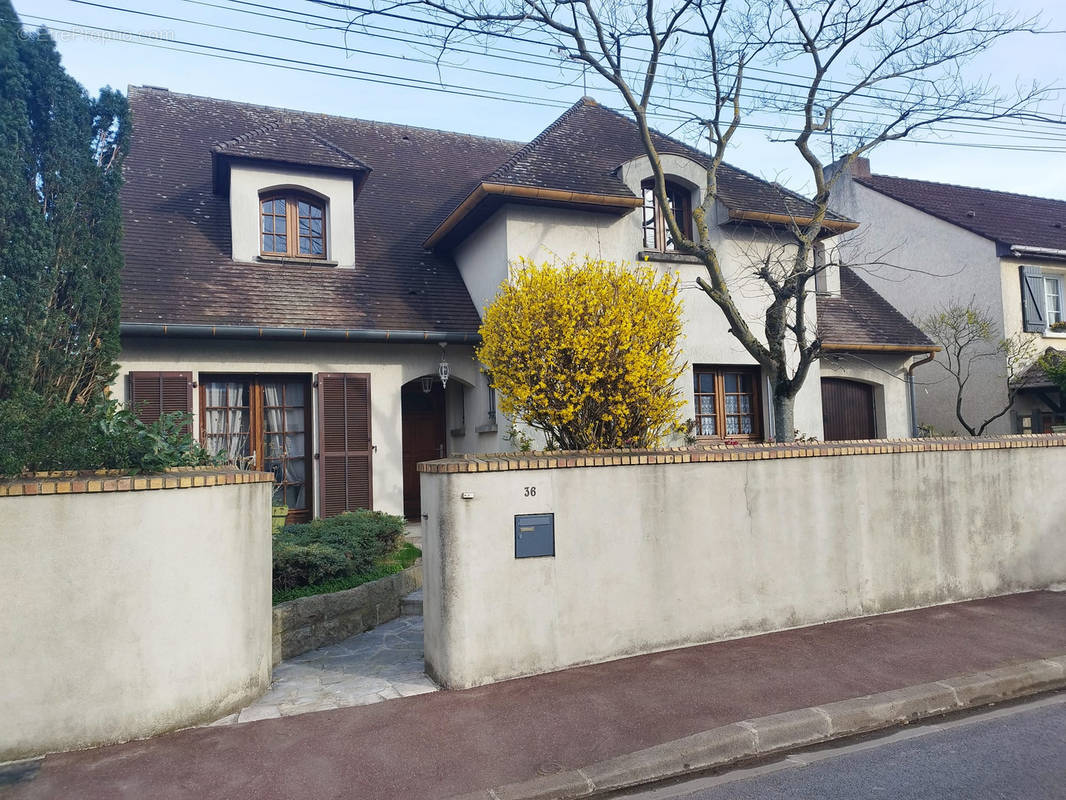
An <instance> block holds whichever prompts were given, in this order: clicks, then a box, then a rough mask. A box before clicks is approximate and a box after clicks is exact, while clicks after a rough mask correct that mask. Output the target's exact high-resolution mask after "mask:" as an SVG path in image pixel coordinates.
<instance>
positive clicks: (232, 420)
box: [200, 375, 311, 521]
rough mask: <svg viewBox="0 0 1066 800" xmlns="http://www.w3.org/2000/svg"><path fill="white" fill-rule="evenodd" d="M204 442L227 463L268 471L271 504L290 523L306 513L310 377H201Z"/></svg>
mask: <svg viewBox="0 0 1066 800" xmlns="http://www.w3.org/2000/svg"><path fill="white" fill-rule="evenodd" d="M200 387H201V388H200V391H201V395H200V397H201V405H200V407H201V431H202V441H203V443H204V446H205V447H206V448H208V449H209V450H210V451H211V452H213V453H221V454H222V455H223V456H225V458H226V460H227V461H230V462H232V463H236V464H242V465H248V466H251V467H254V468H256V469H260V470H263V471H266V472H272V473H273V474H274V504H275V505H286V506H288V507H289V519H290V521H298V520H302V519H309V518H310V516H311V493H310V486H309V484H310V478H311V475H310V464H309V461H308V456H309V450H308V447H307V437H308V436H309V435H310V432H311V430H310V405H309V404H310V394H311V392H310V381H309V379H307V378H302V377H296V376H265V377H261V376H239V375H238V376H217V377H215V376H205V377H202V378H201V381H200Z"/></svg>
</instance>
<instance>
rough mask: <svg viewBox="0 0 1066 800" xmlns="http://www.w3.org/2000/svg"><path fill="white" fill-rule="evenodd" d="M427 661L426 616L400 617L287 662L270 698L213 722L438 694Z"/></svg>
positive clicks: (280, 668) (276, 671)
mask: <svg viewBox="0 0 1066 800" xmlns="http://www.w3.org/2000/svg"><path fill="white" fill-rule="evenodd" d="M423 658H424V656H423V652H422V617H416V616H407V617H399V618H397V619H394V620H392V621H391V622H386V623H385V624H383V625H379V626H378V627H377V628H374V629H373V630H371V631H367V632H366V633H361V634H359V635H358V636H353V637H351V638H350V639H345V640H344V641H343V642H338V643H337V644H332V645H328V646H326V647H320V648H319V649H318V650H312V651H310V652H308V653H304V654H303V655H299V656H295V657H294V658H290V659H289V660H287V661H283V662H281V663H280V664H278V665H277V666H276V667H275V668H274V676H273V681H272V682H271V685H270V689H269V690H268V691H267V693H266V694H264V695H263V696H262V697H260V698H259V699H258V700H256V701H255V702H254V703H252V704H251V705H250V706H248V707H247V708H245V709H243V710H242V711H240V712H238V713H237V714H230V715H229V716H228V717H223V718H222V719H220V720H217V721H216V722H213V723H211V724H212V725H233V724H238V723H241V722H253V721H255V720H258V719H272V718H274V717H286V716H291V715H294V714H306V713H307V712H309V711H326V710H329V709H333V708H347V707H348V706H364V705H369V704H371V703H380V702H381V701H383V700H391V699H393V698H396V697H409V696H411V695H416V694H425V693H426V692H435V691H437V685H436V684H435V683H433V681H431V680H430V679H429V678H428V677H426V674H425V671H424V668H425V665H424V662H423Z"/></svg>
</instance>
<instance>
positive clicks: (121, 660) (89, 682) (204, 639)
mask: <svg viewBox="0 0 1066 800" xmlns="http://www.w3.org/2000/svg"><path fill="white" fill-rule="evenodd" d="M183 477H185V476H183ZM189 477H191V476H189ZM201 477H202V476H201ZM263 478H264V479H265V480H267V481H268V482H258V483H246V484H241V485H237V484H234V485H219V486H201V487H199V488H174V489H166V490H155V491H152V490H149V491H102V492H100V493H93V494H87V493H78V494H73V493H71V494H51V495H49V496H16V497H9V496H2V497H0V564H3V565H4V593H5V597H6V599H5V603H6V607H5V608H6V610H5V613H4V614H2V615H0V653H3V656H2V657H0V687H2V689H0V694H2V698H3V699H2V702H0V708H2V709H3V712H2V713H0V761H4V760H8V759H15V758H22V757H26V756H31V755H36V754H40V753H45V752H51V751H56V750H71V749H76V748H83V747H91V746H94V745H101V744H108V743H112V742H120V741H125V740H128V739H135V738H141V737H145V736H151V735H153V734H157V733H161V732H164V731H169V730H174V729H176V728H182V727H185V726H188V725H193V724H196V723H199V722H205V721H209V720H212V719H217V718H218V717H221V716H223V715H225V714H228V713H231V712H233V711H235V710H236V709H238V708H241V707H242V706H244V705H246V704H247V703H249V702H251V701H252V700H254V699H255V698H256V697H258V696H259V695H260V694H261V693H262V692H263V691H265V690H266V689H267V688H268V687H269V685H270V668H271V643H270V631H271V628H270V625H271V622H270V571H271V559H270V488H271V485H270V483H269V478H270V476H269V475H263ZM126 480H129V479H126ZM139 480H147V479H139ZM116 482H117V480H116V479H111V483H116ZM46 483H47V482H46ZM52 483H53V489H52V490H53V491H55V488H54V484H55V482H52ZM74 489H75V490H77V487H74ZM5 490H6V487H5ZM19 490H20V491H21V490H22V488H21V485H20V489H19ZM70 490H71V486H70V484H67V485H66V488H65V489H63V491H70ZM87 490H88V487H87V488H86V491H87Z"/></svg>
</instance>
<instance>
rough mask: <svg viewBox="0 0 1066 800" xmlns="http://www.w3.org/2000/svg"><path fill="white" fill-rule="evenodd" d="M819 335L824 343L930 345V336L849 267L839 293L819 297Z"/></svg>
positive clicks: (845, 268)
mask: <svg viewBox="0 0 1066 800" xmlns="http://www.w3.org/2000/svg"><path fill="white" fill-rule="evenodd" d="M818 335H819V336H821V337H822V342H823V343H824V344H827V345H838V346H839V345H849V344H855V345H873V346H876V345H895V346H901V347H925V346H930V347H931V346H932V342H931V341H930V340H929V337H928V336H926V335H925V334H924V333H922V331H921V330H920V329H919V328H918V327H917V326H916V325H915V324H914V323H913V322H911V321H910V320H909V319H907V318H906V317H905V316H903V314H901V313H900V312H899V311H897V310H896V307H895V306H893V305H892V304H891V303H889V302H888V301H887V300H885V298H883V297H882V296H881V295H879V294H878V293H877V292H876V291H874V289H873V288H872V287H871V286H870V284H868V283H867V282H866V281H864V280H863V279H862V278H860V277H859V276H858V275H857V274H856V273H855V271H854V270H853V269H850V268H849V267H841V268H840V296H839V297H819V298H818Z"/></svg>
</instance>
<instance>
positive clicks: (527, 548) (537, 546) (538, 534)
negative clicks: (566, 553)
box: [514, 514, 555, 558]
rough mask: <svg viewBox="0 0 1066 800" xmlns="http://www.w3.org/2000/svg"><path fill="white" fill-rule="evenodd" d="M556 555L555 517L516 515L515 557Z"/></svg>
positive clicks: (552, 515) (546, 515) (547, 515)
mask: <svg viewBox="0 0 1066 800" xmlns="http://www.w3.org/2000/svg"><path fill="white" fill-rule="evenodd" d="M554 555H555V515H554V514H515V517H514V557H515V558H537V557H538V556H554Z"/></svg>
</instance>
